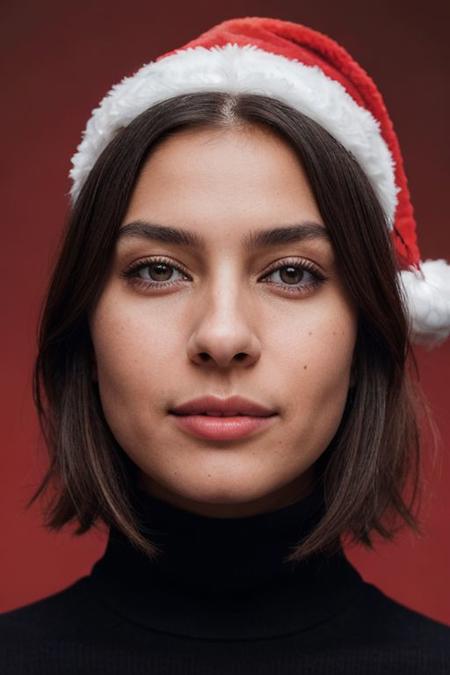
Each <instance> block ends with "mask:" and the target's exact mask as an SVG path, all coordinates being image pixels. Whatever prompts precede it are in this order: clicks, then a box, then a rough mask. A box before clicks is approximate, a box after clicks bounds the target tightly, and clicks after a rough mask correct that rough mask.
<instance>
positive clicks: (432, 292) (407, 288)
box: [399, 258, 450, 348]
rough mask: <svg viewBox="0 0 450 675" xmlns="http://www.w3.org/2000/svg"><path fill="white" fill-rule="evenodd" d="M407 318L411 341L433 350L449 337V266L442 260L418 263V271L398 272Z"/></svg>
mask: <svg viewBox="0 0 450 675" xmlns="http://www.w3.org/2000/svg"><path fill="white" fill-rule="evenodd" d="M399 276H400V281H401V284H402V286H403V289H404V294H405V301H406V307H407V311H408V315H409V318H410V322H411V323H410V326H411V341H412V342H413V343H415V344H422V345H426V346H428V347H429V348H432V347H435V346H436V345H438V344H439V343H441V342H443V341H444V340H445V339H446V338H447V337H448V336H449V334H450V265H449V264H448V263H447V261H446V260H443V259H442V258H441V259H439V260H425V262H422V261H421V262H420V270H415V269H410V270H401V272H400V273H399Z"/></svg>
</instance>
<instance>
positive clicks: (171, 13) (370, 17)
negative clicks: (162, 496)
mask: <svg viewBox="0 0 450 675" xmlns="http://www.w3.org/2000/svg"><path fill="white" fill-rule="evenodd" d="M220 4H221V3H220ZM226 4H227V11H226V12H225V11H221V10H219V9H218V8H217V6H214V4H212V3H207V2H194V3H181V2H169V3H162V5H160V4H158V5H157V4H156V3H154V4H152V3H149V2H148V1H147V2H139V1H137V0H129V1H128V2H126V3H114V2H111V0H110V1H109V2H107V1H106V0H101V1H98V2H86V1H80V0H78V1H77V2H76V3H72V2H71V3H62V2H60V1H55V0H53V1H52V0H41V2H39V3H37V2H14V3H13V2H12V1H10V2H3V3H2V8H1V10H0V11H1V14H2V17H1V19H2V20H1V24H0V25H1V26H2V28H1V36H0V37H1V39H0V49H1V51H2V52H3V54H2V56H3V59H2V63H3V64H4V68H3V74H2V79H1V83H2V89H3V91H2V94H3V96H2V98H3V105H2V106H1V116H2V120H1V129H2V141H3V147H4V150H3V154H2V159H3V160H4V161H3V162H2V168H1V186H2V199H1V213H2V224H1V242H2V250H1V256H0V260H1V276H2V278H1V285H0V289H1V296H2V297H1V310H2V319H3V321H2V331H1V335H0V339H1V354H2V357H3V365H2V386H1V390H0V397H1V401H0V402H1V410H2V415H3V418H2V425H1V433H2V439H1V448H2V474H1V479H0V480H1V484H0V487H1V490H0V495H1V502H0V506H1V508H0V514H1V515H0V518H1V531H2V538H1V552H0V553H1V555H0V565H1V569H0V577H1V579H2V585H1V589H0V611H6V610H8V609H13V608H15V607H19V606H21V605H24V604H27V603H29V602H32V601H33V600H36V599H38V598H41V597H44V596H46V595H49V594H51V593H53V592H56V591H57V590H60V589H62V588H64V587H65V586H67V585H69V584H70V583H72V582H73V581H75V580H76V579H77V578H79V577H80V576H82V575H83V574H87V573H88V572H89V571H90V568H91V566H92V564H93V563H94V561H95V560H96V559H97V558H99V557H100V555H101V554H102V553H103V549H104V546H105V543H106V539H105V537H104V536H103V535H101V534H99V533H89V534H87V535H84V536H83V537H81V538H77V537H74V536H73V528H66V529H65V530H64V531H63V532H60V533H58V534H55V533H49V532H47V531H46V530H45V528H44V527H43V525H42V521H41V516H40V510H39V504H37V505H36V504H35V505H34V506H33V507H32V508H31V509H30V510H28V511H25V508H24V504H25V502H26V501H27V499H28V498H29V497H30V495H31V493H32V491H33V488H34V487H35V485H36V484H37V481H38V479H39V477H40V476H41V475H42V472H43V470H44V467H45V462H46V455H45V450H44V448H43V446H42V443H40V444H39V440H38V439H39V435H38V428H37V422H36V416H35V413H34V409H33V405H32V400H31V368H32V363H33V357H34V353H35V329H36V322H37V317H38V311H39V304H40V300H41V298H42V296H43V294H44V291H45V287H46V280H47V278H48V274H49V271H50V268H51V262H52V259H53V255H54V250H55V245H56V242H57V239H58V236H59V233H60V231H61V228H62V224H63V222H64V218H65V214H66V211H67V207H68V197H67V193H68V190H69V185H70V184H69V180H68V178H67V174H68V171H69V168H70V157H71V156H72V154H73V153H74V151H75V148H76V146H77V144H78V143H79V141H80V134H81V130H82V129H83V128H84V125H85V123H86V121H87V118H88V116H89V115H90V112H91V110H92V108H94V107H95V106H96V105H97V104H98V102H99V101H100V99H101V97H102V96H103V95H104V94H105V93H106V91H107V90H108V89H109V87H110V86H111V85H112V84H113V83H115V82H118V81H119V80H120V79H121V78H122V77H123V76H124V75H127V74H131V73H132V72H134V71H135V70H137V68H138V67H140V66H141V65H142V64H143V63H146V62H148V61H149V60H151V59H153V58H155V57H156V56H158V55H159V54H162V53H164V52H166V51H168V50H169V49H173V48H175V47H178V46H181V45H183V44H184V43H186V42H187V41H188V40H190V39H192V38H193V37H195V36H197V35H199V34H200V33H201V32H203V31H205V30H206V29H208V28H209V27H211V26H212V25H213V24H215V23H218V22H219V21H222V20H224V19H227V18H232V17H233V16H272V17H278V18H282V19H287V20H290V21H298V22H300V23H305V24H307V25H309V26H311V27H312V28H315V29H317V30H320V31H321V32H324V33H327V34H329V35H330V36H331V37H334V38H335V39H336V40H337V41H338V42H340V43H341V44H342V45H343V46H345V47H346V48H347V49H348V50H349V51H350V53H351V54H352V55H353V56H354V57H355V58H356V59H357V61H359V63H360V64H361V65H362V66H363V67H364V68H365V69H366V70H367V71H368V72H369V73H370V74H371V76H372V77H373V78H374V80H375V81H376V83H377V84H378V86H379V88H380V90H381V91H382V93H383V96H384V99H385V102H386V104H387V107H388V110H389V111H390V114H391V117H392V119H393V122H394V126H395V128H396V131H397V134H398V136H399V139H400V145H401V147H402V151H403V156H404V160H405V167H406V172H407V175H408V178H409V186H410V190H411V194H412V199H413V203H414V205H415V213H416V217H417V221H418V228H419V230H418V231H419V246H420V249H421V253H422V259H426V258H439V257H445V258H446V259H447V260H450V236H449V230H448V227H447V223H448V185H449V175H448V168H449V157H448V142H445V139H447V140H448V138H447V135H446V133H447V126H448V89H447V83H448V81H449V58H448V57H449V40H448V34H447V27H448V25H449V20H450V15H449V10H448V9H446V5H448V3H444V2H436V1H429V2H427V3H425V4H424V3H422V2H408V3H406V2H392V1H390V0H382V1H380V2H377V3H365V2H364V3H363V2H360V0H359V1H355V0H341V1H340V2H339V3H334V2H331V1H329V2H326V1H325V0H315V1H314V2H307V3H306V2H303V3H302V2H298V0H295V2H294V1H292V2H287V1H284V2H283V1H280V0H277V1H276V2H275V1H271V2H269V1H267V2H244V1H242V0H240V1H236V0H228V2H227V3H226ZM415 351H416V354H417V357H418V361H419V366H420V372H421V379H422V382H423V385H424V388H425V391H426V393H427V395H428V398H429V400H430V401H431V404H432V406H433V409H434V414H435V420H436V422H437V425H438V428H439V430H440V435H441V441H440V445H439V461H438V463H437V466H436V467H435V468H434V469H433V470H431V468H430V467H431V462H430V452H429V449H427V447H426V448H425V466H426V468H427V474H426V475H427V487H426V490H425V494H424V496H425V498H426V499H425V501H424V505H423V509H422V524H423V527H424V529H425V536H424V537H422V538H415V537H414V536H413V535H412V534H411V533H409V532H404V533H403V534H402V535H401V536H399V538H398V539H397V541H396V542H395V543H394V544H389V543H379V544H377V547H376V551H375V553H368V552H365V551H362V550H360V549H352V550H350V551H348V555H349V557H350V559H351V560H352V562H353V563H354V564H355V565H356V566H357V567H358V569H359V570H360V572H361V573H362V575H363V576H364V578H366V579H367V580H368V581H371V582H372V583H375V584H376V585H377V586H379V587H380V588H381V589H382V590H384V591H385V592H386V593H387V594H388V595H390V596H391V597H393V598H395V599H397V600H399V601H400V602H403V603H404V604H406V605H407V606H409V607H412V608H413V609H417V610H419V611H421V612H423V613H425V614H427V615H429V616H431V617H433V618H436V619H439V620H441V621H444V622H446V623H449V624H450V584H449V583H448V581H449V579H448V577H449V574H448V570H449V569H450V538H449V532H450V526H449V505H450V491H449V487H450V462H449V457H448V450H449V440H448V438H449V431H450V424H449V415H448V404H447V400H448V397H447V391H446V384H447V382H448V381H449V379H450V377H449V376H450V359H449V355H450V340H448V341H447V343H446V344H445V345H443V346H441V347H438V348H437V349H434V350H433V351H426V350H424V349H423V348H419V347H417V348H416V350H415Z"/></svg>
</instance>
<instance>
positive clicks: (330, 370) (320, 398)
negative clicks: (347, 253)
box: [270, 296, 357, 424]
mask: <svg viewBox="0 0 450 675" xmlns="http://www.w3.org/2000/svg"><path fill="white" fill-rule="evenodd" d="M304 308H305V311H304V312H299V313H298V315H297V316H296V317H295V318H294V319H293V318H292V316H291V317H290V319H289V324H288V325H287V322H286V321H284V322H282V321H278V322H276V323H275V327H274V329H273V331H274V332H273V337H272V338H271V340H270V342H271V343H272V344H273V345H278V346H279V352H278V354H279V356H278V357H276V356H275V355H274V356H273V358H274V362H277V363H278V364H279V368H280V370H279V372H278V373H277V382H278V386H279V387H280V391H279V394H280V396H284V398H285V400H288V398H287V393H288V392H287V390H286V389H285V390H284V393H283V391H282V387H287V388H288V390H289V394H290V396H289V401H290V406H291V411H295V410H296V411H297V414H298V411H299V410H300V411H303V413H304V414H302V415H300V416H299V421H300V420H301V419H303V420H306V419H309V420H311V419H315V418H317V419H320V420H321V423H322V422H324V421H326V419H327V416H328V418H329V420H330V423H331V424H333V423H334V422H336V420H337V419H340V416H341V415H342V412H343V408H344V405H345V400H346V398H347V393H348V385H349V381H350V370H351V364H352V358H353V351H354V347H355V342H356V332H357V324H356V318H355V315H354V313H353V312H352V311H351V309H350V307H349V305H348V304H347V303H346V302H345V301H344V300H343V299H342V298H341V297H340V296H335V297H333V296H330V297H329V298H326V300H324V302H323V303H317V304H316V305H315V306H314V307H312V305H311V307H308V308H306V306H305V305H304Z"/></svg>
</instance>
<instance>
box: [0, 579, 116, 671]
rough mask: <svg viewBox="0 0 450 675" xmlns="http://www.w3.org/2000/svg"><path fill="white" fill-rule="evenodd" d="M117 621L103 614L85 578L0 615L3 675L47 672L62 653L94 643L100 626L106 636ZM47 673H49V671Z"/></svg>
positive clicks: (0, 651)
mask: <svg viewBox="0 0 450 675" xmlns="http://www.w3.org/2000/svg"><path fill="white" fill-rule="evenodd" d="M116 622H117V618H115V617H114V616H111V615H109V614H108V613H107V612H103V610H102V607H101V605H99V604H97V603H96V602H95V601H94V599H93V598H92V594H90V593H89V591H88V589H87V585H86V577H83V578H81V579H79V580H78V581H76V582H75V583H73V584H72V585H70V586H68V587H67V588H64V589H62V590H61V591H58V592H56V593H53V594H52V595H49V596H47V597H45V598H42V599H40V600H37V601H35V602H32V603H30V604H28V605H24V606H22V607H18V608H16V609H13V610H10V611H7V612H3V613H1V614H0V672H1V673H2V675H10V674H11V675H21V674H22V673H24V674H25V673H27V675H32V674H33V673H43V672H46V668H47V667H49V664H51V663H53V662H54V661H55V660H58V659H59V658H60V657H61V656H62V653H61V650H63V651H64V656H66V652H67V651H68V650H70V649H71V648H72V647H73V648H74V649H76V647H77V645H79V644H81V643H83V642H87V643H89V641H90V640H91V639H92V635H94V634H95V635H96V639H97V640H100V639H101V636H100V635H99V632H98V626H102V630H104V631H105V634H106V633H107V631H108V629H110V628H111V627H112V625H113V624H114V623H116ZM47 672H48V671H47Z"/></svg>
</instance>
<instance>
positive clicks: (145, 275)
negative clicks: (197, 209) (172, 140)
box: [122, 257, 326, 295]
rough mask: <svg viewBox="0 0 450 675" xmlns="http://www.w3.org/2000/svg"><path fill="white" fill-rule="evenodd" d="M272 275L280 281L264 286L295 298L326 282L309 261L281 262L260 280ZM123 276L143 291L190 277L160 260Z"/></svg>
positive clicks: (135, 266)
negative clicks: (271, 287)
mask: <svg viewBox="0 0 450 675" xmlns="http://www.w3.org/2000/svg"><path fill="white" fill-rule="evenodd" d="M174 271H175V272H177V273H178V274H179V275H180V276H179V277H178V279H175V280H174V279H173V272H174ZM274 274H279V277H280V279H281V281H265V282H264V283H267V284H271V285H273V286H276V287H278V288H281V289H282V290H283V291H284V292H286V293H289V294H296V295H300V294H305V293H309V292H311V291H312V290H313V289H314V288H316V287H318V286H320V285H321V284H322V283H323V282H324V281H326V277H325V276H324V275H323V273H322V272H320V271H319V269H318V268H317V267H316V265H314V264H313V263H312V262H311V261H309V260H298V259H292V260H284V261H282V263H279V264H277V265H276V266H274V267H272V269H271V270H269V272H267V273H266V274H265V275H264V276H263V277H262V279H267V278H268V277H270V276H272V275H274ZM122 276H123V277H125V278H126V279H127V280H128V281H129V283H131V284H132V285H134V286H136V287H138V288H142V289H143V290H145V289H152V288H154V289H162V288H168V287H172V286H177V285H179V284H180V283H183V282H184V281H186V280H189V275H188V274H187V272H185V271H184V270H183V268H182V267H180V266H178V265H174V264H173V263H172V262H171V261H170V260H169V259H168V258H159V257H158V258H148V259H145V260H139V261H137V262H136V263H132V264H131V265H130V266H129V267H128V268H127V269H126V270H125V271H124V272H123V273H122Z"/></svg>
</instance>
